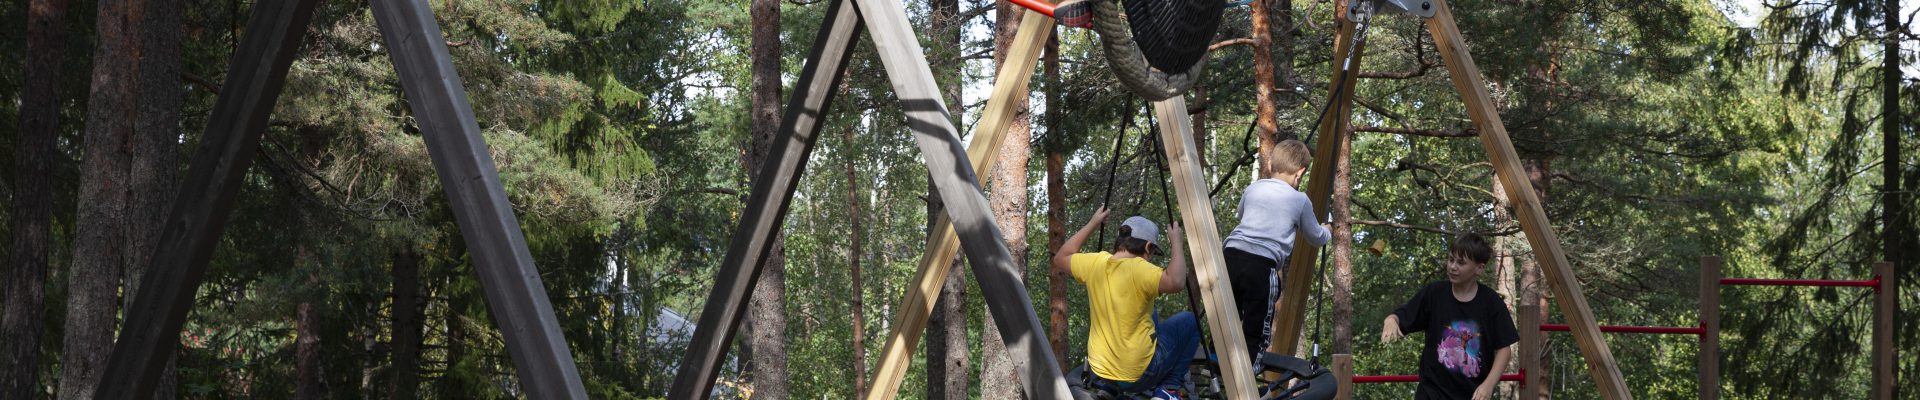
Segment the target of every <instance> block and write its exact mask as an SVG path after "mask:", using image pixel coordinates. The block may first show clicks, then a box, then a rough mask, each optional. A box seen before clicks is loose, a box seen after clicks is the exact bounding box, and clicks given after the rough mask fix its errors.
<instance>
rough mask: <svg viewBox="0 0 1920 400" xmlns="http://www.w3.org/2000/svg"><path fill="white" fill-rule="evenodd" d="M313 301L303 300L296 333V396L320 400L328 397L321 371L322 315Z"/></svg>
mask: <svg viewBox="0 0 1920 400" xmlns="http://www.w3.org/2000/svg"><path fill="white" fill-rule="evenodd" d="M315 314H316V313H315V312H314V311H313V303H307V302H301V303H300V306H299V321H298V325H299V326H298V327H296V328H295V329H296V331H297V332H296V333H295V339H294V341H295V343H296V345H295V349H294V367H295V369H296V370H297V372H296V373H297V374H298V379H299V381H298V383H297V384H296V386H295V395H294V398H296V399H300V400H318V399H321V398H324V397H326V389H325V388H324V387H322V385H323V383H322V382H321V378H322V375H321V373H320V317H319V316H318V315H315Z"/></svg>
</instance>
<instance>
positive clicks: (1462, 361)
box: [1438, 320, 1481, 378]
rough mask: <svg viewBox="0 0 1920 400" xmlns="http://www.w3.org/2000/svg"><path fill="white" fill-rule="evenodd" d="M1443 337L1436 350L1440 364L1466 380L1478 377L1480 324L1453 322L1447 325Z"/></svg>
mask: <svg viewBox="0 0 1920 400" xmlns="http://www.w3.org/2000/svg"><path fill="white" fill-rule="evenodd" d="M1444 335H1445V336H1444V339H1441V340H1440V349H1439V350H1438V352H1439V356H1440V364H1442V365H1446V366H1447V370H1450V371H1453V372H1458V373H1460V374H1461V375H1466V376H1467V377H1468V378H1478V377H1480V336H1481V335H1480V324H1479V323H1477V322H1473V321H1472V320H1460V321H1453V323H1451V324H1447V329H1446V333H1445V334H1444Z"/></svg>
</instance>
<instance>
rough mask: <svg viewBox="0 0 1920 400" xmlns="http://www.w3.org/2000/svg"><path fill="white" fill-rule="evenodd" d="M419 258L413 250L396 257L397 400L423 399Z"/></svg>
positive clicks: (394, 377) (394, 369) (394, 347)
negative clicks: (421, 388) (421, 387)
mask: <svg viewBox="0 0 1920 400" xmlns="http://www.w3.org/2000/svg"><path fill="white" fill-rule="evenodd" d="M422 312H423V310H422V304H421V301H420V256H419V255H416V254H414V252H413V250H412V249H403V250H400V251H398V252H395V253H394V254H393V366H392V369H393V381H392V384H393V386H392V387H391V388H389V390H388V392H389V393H392V396H393V397H392V398H393V399H395V400H413V399H416V398H419V397H420V393H419V392H420V345H421V331H423V330H425V328H426V326H425V325H424V324H422V319H421V318H420V315H421V314H422Z"/></svg>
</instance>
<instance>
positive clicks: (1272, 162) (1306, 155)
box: [1266, 139, 1313, 177]
mask: <svg viewBox="0 0 1920 400" xmlns="http://www.w3.org/2000/svg"><path fill="white" fill-rule="evenodd" d="M1312 163H1313V151H1312V150H1308V149H1307V144H1306V143H1301V142H1300V141H1299V140H1293V139H1287V140H1282V141H1280V143H1277V144H1275V145H1274V146H1273V150H1272V151H1271V152H1269V153H1268V154H1267V170H1266V175H1267V177H1275V176H1279V175H1280V174H1282V173H1287V172H1293V171H1299V170H1300V169H1301V168H1306V167H1307V164H1312Z"/></svg>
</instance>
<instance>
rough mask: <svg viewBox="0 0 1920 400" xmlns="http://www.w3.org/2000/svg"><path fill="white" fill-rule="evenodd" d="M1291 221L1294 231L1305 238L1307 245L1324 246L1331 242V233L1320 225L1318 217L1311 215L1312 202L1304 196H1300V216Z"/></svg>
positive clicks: (1324, 226)
mask: <svg viewBox="0 0 1920 400" xmlns="http://www.w3.org/2000/svg"><path fill="white" fill-rule="evenodd" d="M1293 220H1294V227H1293V229H1294V231H1295V232H1299V235H1300V237H1303V238H1306V239H1307V243H1310V244H1313V245H1314V246H1325V245H1327V241H1329V240H1333V232H1330V231H1328V230H1327V226H1326V225H1322V224H1321V223H1320V219H1319V217H1317V216H1314V215H1313V201H1312V200H1309V199H1307V197H1306V196H1300V216H1299V217H1296V218H1294V219H1293ZM1328 222H1332V221H1328Z"/></svg>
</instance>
